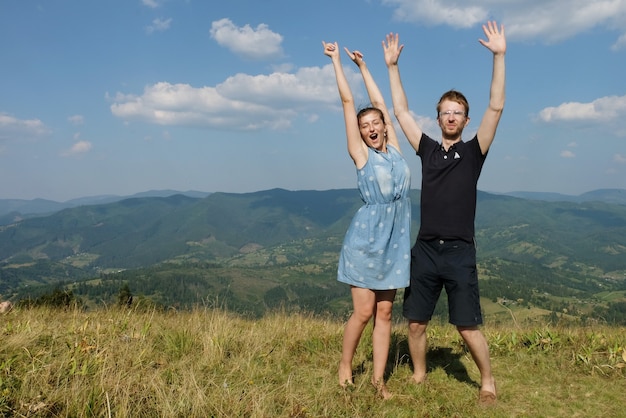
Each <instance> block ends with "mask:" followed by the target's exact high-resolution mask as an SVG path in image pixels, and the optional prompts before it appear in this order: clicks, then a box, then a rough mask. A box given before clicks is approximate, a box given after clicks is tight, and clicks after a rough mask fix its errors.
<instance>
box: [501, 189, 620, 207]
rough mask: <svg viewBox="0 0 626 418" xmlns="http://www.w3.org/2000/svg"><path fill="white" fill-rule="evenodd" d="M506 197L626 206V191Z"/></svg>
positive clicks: (507, 194)
mask: <svg viewBox="0 0 626 418" xmlns="http://www.w3.org/2000/svg"><path fill="white" fill-rule="evenodd" d="M504 195H506V196H514V197H521V198H523V199H533V200H545V201H548V202H577V203H582V202H605V203H615V204H617V205H626V189H599V190H593V191H590V192H586V193H583V194H580V195H577V196H574V195H565V194H561V193H545V192H521V191H520V192H509V193H504Z"/></svg>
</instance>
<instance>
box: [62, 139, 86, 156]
mask: <svg viewBox="0 0 626 418" xmlns="http://www.w3.org/2000/svg"><path fill="white" fill-rule="evenodd" d="M77 136H78V135H74V137H75V138H77ZM92 147H93V145H92V144H91V142H89V141H84V140H81V141H78V142H76V143H74V145H72V147H71V148H70V149H68V150H66V151H64V152H62V153H61V155H62V156H64V157H75V156H78V155H82V154H85V153H87V152H89V151H90V150H91V148H92Z"/></svg>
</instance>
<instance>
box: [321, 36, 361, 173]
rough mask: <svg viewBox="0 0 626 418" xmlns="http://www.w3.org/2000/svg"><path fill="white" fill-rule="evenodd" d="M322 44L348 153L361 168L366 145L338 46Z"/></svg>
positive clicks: (335, 44)
mask: <svg viewBox="0 0 626 418" xmlns="http://www.w3.org/2000/svg"><path fill="white" fill-rule="evenodd" d="M322 45H324V55H327V56H329V57H330V59H331V61H332V63H333V69H334V70H335V78H336V79H337V88H338V89H339V97H340V99H341V105H342V106H343V118H344V122H345V125H346V138H347V141H348V153H349V154H350V157H351V158H352V161H354V164H355V165H356V167H357V168H361V167H363V166H364V165H365V163H366V162H367V145H366V144H365V143H364V142H363V140H362V139H361V133H360V131H359V124H358V121H357V118H356V108H355V106H354V98H353V97H352V91H351V90H350V85H349V84H348V80H347V79H346V75H345V74H344V72H343V67H342V66H341V58H340V56H339V46H338V45H337V42H334V43H326V42H324V41H322Z"/></svg>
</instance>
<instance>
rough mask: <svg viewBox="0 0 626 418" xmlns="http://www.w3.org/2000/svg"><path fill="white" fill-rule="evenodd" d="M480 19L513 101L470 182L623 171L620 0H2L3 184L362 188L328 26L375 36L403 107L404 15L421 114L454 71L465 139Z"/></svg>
mask: <svg viewBox="0 0 626 418" xmlns="http://www.w3.org/2000/svg"><path fill="white" fill-rule="evenodd" d="M488 20H495V21H497V22H498V23H499V24H503V25H504V27H505V33H506V38H507V54H506V71H507V73H506V105H505V110H504V114H503V117H502V119H501V122H500V125H499V128H498V132H497V134H496V138H495V141H494V143H493V145H492V147H491V150H490V152H489V155H488V158H487V161H486V163H485V166H484V168H483V172H482V175H481V178H480V181H479V184H478V188H479V189H480V190H482V191H487V192H494V193H505V192H513V191H534V192H555V193H563V194H571V195H578V194H581V193H585V192H587V191H592V190H596V189H605V188H626V0H507V1H505V0H476V1H472V0H349V1H337V0H333V1H329V0H316V1H298V0H264V1H259V0H229V1H214V0H210V1H209V0H106V1H105V0H92V1H84V0H46V1H43V0H39V1H32V0H0V51H1V52H0V54H1V55H2V58H1V60H0V199H35V198H43V199H50V200H55V201H66V200H70V199H74V198H81V197H88V196H100V195H119V196H126V195H132V194H135V193H140V192H145V191H150V190H166V189H172V190H178V191H190V190H195V191H203V192H231V193H247V192H254V191H260V190H267V189H273V188H284V189H287V190H330V189H343V188H356V171H355V168H354V164H353V163H352V160H351V159H350V158H349V156H348V153H347V148H346V138H345V129H344V126H343V116H342V113H341V107H340V102H339V96H338V93H337V86H336V83H335V78H334V72H333V70H332V67H331V65H330V59H329V58H328V57H327V56H325V55H324V54H323V47H322V41H326V42H338V43H339V46H340V48H341V49H342V50H343V47H344V46H345V47H347V48H348V49H350V50H359V51H361V52H362V53H363V54H364V58H365V61H366V62H367V64H368V67H369V68H370V71H371V73H372V74H373V76H374V79H375V80H376V82H377V84H378V85H379V87H380V89H381V91H382V92H383V95H384V97H385V100H386V102H387V105H388V107H389V108H390V111H391V112H392V108H391V95H390V90H389V78H388V73H387V68H386V65H385V62H384V56H383V49H382V41H383V40H384V39H385V36H386V35H387V34H388V33H398V34H399V36H400V42H401V43H402V44H404V50H403V51H402V55H401V57H400V61H399V65H400V73H401V76H402V82H403V85H404V87H405V90H406V93H407V97H408V100H409V107H410V110H411V112H413V114H414V116H415V118H416V120H418V122H419V123H420V125H421V126H422V129H423V130H424V131H425V132H426V133H427V134H429V135H430V136H432V137H433V138H435V139H439V138H440V131H439V129H438V128H437V125H436V121H435V118H436V115H435V107H436V103H437V101H438V100H439V97H440V96H441V94H442V93H443V92H445V91H447V90H449V89H457V90H460V91H462V92H463V93H464V94H465V95H466V96H467V98H468V100H469V103H470V115H469V116H470V117H471V120H470V124H469V126H468V127H467V128H466V129H465V132H464V134H463V138H464V139H465V140H469V139H471V136H473V134H474V133H475V131H476V129H477V127H478V124H479V122H480V119H481V117H482V113H483V112H484V109H485V108H486V106H487V102H488V98H489V83H490V78H491V68H492V55H491V53H490V52H489V51H488V50H487V49H486V48H485V47H484V46H482V45H481V44H480V43H479V42H478V40H479V39H481V38H485V36H484V33H483V31H482V24H484V23H486V22H487V21H488ZM342 63H343V66H344V68H345V70H346V73H347V76H348V79H349V80H350V84H351V86H352V90H353V93H354V96H355V100H356V104H357V107H359V108H361V107H365V106H367V105H368V101H367V95H366V92H365V90H364V87H363V83H362V80H361V78H360V76H359V74H358V72H357V71H356V70H357V68H356V66H355V65H354V64H353V63H352V62H351V61H350V60H349V58H348V57H347V55H345V54H343V53H342ZM399 132H400V131H399ZM400 144H401V147H402V151H403V153H404V155H405V157H406V159H407V161H408V162H409V166H410V168H411V172H412V187H413V188H415V189H419V188H420V183H421V174H420V170H421V164H420V161H419V158H418V157H417V156H416V155H415V152H414V151H413V150H412V149H411V148H410V146H409V144H408V142H407V141H406V138H405V137H404V135H403V134H401V133H400Z"/></svg>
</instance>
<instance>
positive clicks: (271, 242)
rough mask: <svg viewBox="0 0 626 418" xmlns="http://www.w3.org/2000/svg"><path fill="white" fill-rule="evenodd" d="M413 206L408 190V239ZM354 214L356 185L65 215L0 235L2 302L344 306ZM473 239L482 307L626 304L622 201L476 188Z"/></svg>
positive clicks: (181, 199) (176, 199)
mask: <svg viewBox="0 0 626 418" xmlns="http://www.w3.org/2000/svg"><path fill="white" fill-rule="evenodd" d="M600 195H601V196H604V197H605V198H607V196H609V195H611V193H604V192H602V193H600ZM612 195H613V196H615V195H616V194H612ZM419 199H420V194H419V191H418V190H413V191H411V200H412V202H413V210H412V214H413V225H412V234H411V235H412V239H414V238H415V236H416V235H417V230H418V228H419ZM360 205H361V201H360V199H359V196H358V192H357V191H356V190H354V189H340V190H327V191H287V190H283V189H272V190H265V191H259V192H255V193H241V194H236V193H212V194H210V195H207V196H205V197H190V196H187V195H183V194H174V195H169V196H165V197H153V196H150V197H133V198H128V199H123V200H118V201H115V202H111V203H100V204H93V205H79V206H76V207H71V208H66V209H62V210H59V211H57V212H54V213H52V214H50V215H41V216H37V217H34V218H27V219H23V220H20V221H17V222H12V223H9V224H6V225H4V226H0V295H4V297H5V298H6V297H14V298H20V297H25V296H27V295H28V297H32V296H33V295H34V293H33V292H36V291H37V289H39V288H40V287H41V288H42V289H43V288H44V287H45V286H54V285H55V284H58V283H64V284H65V285H67V284H68V283H73V285H72V286H74V289H76V290H77V291H78V290H80V294H82V295H84V296H85V295H88V296H86V297H88V298H89V300H92V301H97V300H106V298H110V297H111V295H112V294H114V293H115V291H116V289H119V287H120V283H123V282H126V283H131V288H132V289H133V291H134V292H139V293H141V294H143V295H146V296H149V297H151V298H154V299H157V300H158V301H160V302H161V303H164V304H182V305H188V304H194V303H200V301H202V300H206V298H207V297H219V298H220V300H228V301H229V303H230V304H231V306H236V307H237V309H238V310H255V312H257V313H258V312H261V311H263V310H264V309H267V308H268V307H272V306H279V305H280V304H284V303H287V304H293V305H295V306H299V307H301V308H303V307H306V308H307V309H311V310H323V309H344V308H345V307H346V306H349V304H347V303H346V301H349V299H347V298H348V293H347V290H346V287H345V286H337V283H336V280H335V278H336V263H337V256H338V253H339V249H340V246H341V241H342V239H343V236H344V234H345V231H346V229H347V227H348V224H349V222H350V220H351V219H352V216H353V215H354V213H355V211H356V209H357V208H358V207H359V206H360ZM476 240H477V246H478V257H479V267H480V269H481V279H482V280H483V285H481V286H482V287H481V293H482V294H483V296H484V297H486V298H489V299H491V300H493V301H494V303H495V302H496V301H500V300H503V301H510V300H512V301H516V302H515V303H526V304H530V305H529V306H536V307H541V309H542V310H544V311H545V310H548V311H555V312H561V313H562V312H563V310H565V311H567V312H570V313H571V312H574V311H576V312H579V314H578V315H583V314H584V315H589V314H590V313H591V312H592V311H593V310H594V309H599V308H602V309H605V308H606V309H608V308H609V307H610V306H611V305H610V304H611V303H614V302H617V301H621V300H624V301H626V205H622V204H616V203H607V202H604V201H601V200H598V199H590V200H589V201H583V202H572V201H563V200H557V201H549V200H537V199H527V198H520V197H513V196H505V195H499V194H491V193H485V192H479V195H478V208H477V216H476ZM42 286H43V287H42ZM522 301H523V302H522ZM498 303H499V302H498Z"/></svg>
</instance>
